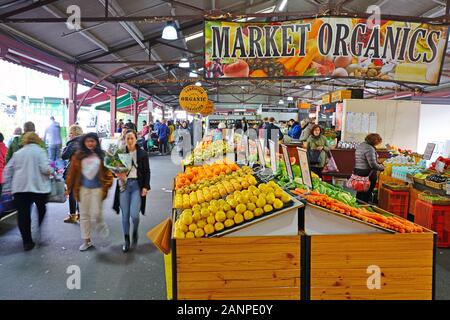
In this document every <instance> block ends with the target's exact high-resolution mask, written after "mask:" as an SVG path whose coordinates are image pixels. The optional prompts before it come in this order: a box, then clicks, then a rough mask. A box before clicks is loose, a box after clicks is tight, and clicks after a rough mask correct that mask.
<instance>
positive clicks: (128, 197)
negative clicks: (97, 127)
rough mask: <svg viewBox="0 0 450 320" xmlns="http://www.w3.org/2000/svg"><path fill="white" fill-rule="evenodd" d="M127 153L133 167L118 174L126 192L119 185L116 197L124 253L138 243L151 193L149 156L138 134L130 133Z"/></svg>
mask: <svg viewBox="0 0 450 320" xmlns="http://www.w3.org/2000/svg"><path fill="white" fill-rule="evenodd" d="M125 141H126V150H125V151H126V153H128V154H130V155H131V158H132V165H131V169H130V171H128V173H117V174H116V175H117V177H118V178H119V179H120V180H121V182H122V184H124V188H123V189H124V190H120V189H119V184H117V187H116V192H115V196H114V206H113V208H114V210H115V211H116V212H117V213H119V208H120V211H122V229H123V234H124V238H125V243H124V245H123V247H122V251H123V252H128V251H129V250H130V248H135V247H136V245H137V241H138V227H139V212H141V213H142V215H144V214H145V202H146V196H147V193H148V191H150V165H149V160H148V154H147V153H146V152H145V151H144V150H143V149H142V148H141V147H139V146H138V145H137V134H136V132H135V131H128V132H127V135H126V137H125ZM130 217H131V220H132V221H133V233H132V239H131V240H132V243H131V246H130Z"/></svg>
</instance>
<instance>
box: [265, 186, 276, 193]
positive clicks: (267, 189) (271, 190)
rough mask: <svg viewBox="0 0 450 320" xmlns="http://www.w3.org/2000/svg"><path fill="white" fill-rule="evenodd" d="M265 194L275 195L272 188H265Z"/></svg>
mask: <svg viewBox="0 0 450 320" xmlns="http://www.w3.org/2000/svg"><path fill="white" fill-rule="evenodd" d="M264 192H265V193H275V189H274V188H272V187H267V188H266V190H265V191H264Z"/></svg>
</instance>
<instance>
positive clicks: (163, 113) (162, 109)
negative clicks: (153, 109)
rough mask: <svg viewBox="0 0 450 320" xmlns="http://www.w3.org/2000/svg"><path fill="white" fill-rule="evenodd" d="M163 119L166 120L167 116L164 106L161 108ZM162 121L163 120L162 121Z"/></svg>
mask: <svg viewBox="0 0 450 320" xmlns="http://www.w3.org/2000/svg"><path fill="white" fill-rule="evenodd" d="M161 117H162V119H165V118H166V115H165V112H164V107H163V106H161ZM162 119H161V120H162Z"/></svg>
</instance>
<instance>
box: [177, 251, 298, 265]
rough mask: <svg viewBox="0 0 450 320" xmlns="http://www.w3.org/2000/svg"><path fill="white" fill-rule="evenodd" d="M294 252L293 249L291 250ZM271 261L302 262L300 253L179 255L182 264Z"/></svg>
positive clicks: (179, 261)
mask: <svg viewBox="0 0 450 320" xmlns="http://www.w3.org/2000/svg"><path fill="white" fill-rule="evenodd" d="M291 250H292V249H291ZM271 260H280V261H283V260H286V261H300V253H299V252H295V251H292V252H261V253H248V252H237V253H232V254H221V253H220V252H217V253H216V254H208V255H178V253H177V262H178V263H180V264H183V263H187V264H197V263H204V262H209V261H214V262H215V263H217V262H224V263H226V262H247V261H248V262H258V261H271Z"/></svg>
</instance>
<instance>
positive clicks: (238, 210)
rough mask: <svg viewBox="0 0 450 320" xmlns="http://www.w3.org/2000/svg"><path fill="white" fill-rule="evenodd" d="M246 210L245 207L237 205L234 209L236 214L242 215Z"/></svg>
mask: <svg viewBox="0 0 450 320" xmlns="http://www.w3.org/2000/svg"><path fill="white" fill-rule="evenodd" d="M245 210H247V206H246V205H245V204H242V203H241V204H238V205H237V207H236V213H244V212H245Z"/></svg>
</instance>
